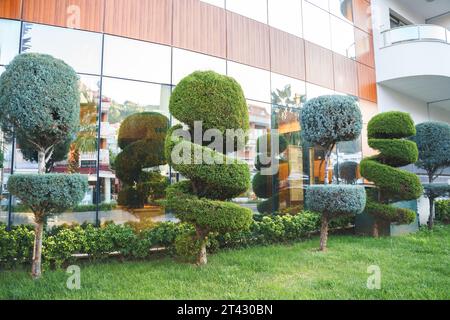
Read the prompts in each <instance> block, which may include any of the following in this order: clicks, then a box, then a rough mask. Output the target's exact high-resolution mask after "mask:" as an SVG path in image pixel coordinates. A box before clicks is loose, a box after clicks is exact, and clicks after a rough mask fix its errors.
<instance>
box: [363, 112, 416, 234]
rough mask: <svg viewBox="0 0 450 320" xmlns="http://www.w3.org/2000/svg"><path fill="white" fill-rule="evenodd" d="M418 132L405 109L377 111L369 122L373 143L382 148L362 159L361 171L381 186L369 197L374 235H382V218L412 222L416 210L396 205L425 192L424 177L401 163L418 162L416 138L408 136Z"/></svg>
mask: <svg viewBox="0 0 450 320" xmlns="http://www.w3.org/2000/svg"><path fill="white" fill-rule="evenodd" d="M415 134H416V128H415V127H414V121H413V120H412V118H411V116H410V115H409V114H407V113H404V112H397V111H392V112H385V113H380V114H378V115H376V116H375V117H373V118H372V120H370V122H369V125H368V138H369V146H370V147H371V148H373V149H376V150H379V151H380V153H379V154H378V155H376V156H373V157H369V158H366V159H364V160H363V161H362V162H361V165H360V168H361V175H362V176H363V177H364V178H366V179H367V180H369V181H372V182H373V183H374V184H375V185H376V186H377V188H378V198H377V199H370V197H369V200H368V203H367V207H366V211H367V212H368V213H369V214H370V215H371V216H373V218H374V220H375V222H374V225H373V235H374V236H375V237H378V235H379V230H378V225H379V223H380V221H385V222H389V223H399V224H408V223H412V222H413V221H414V219H415V217H416V213H415V212H414V211H412V210H409V209H403V208H396V207H393V206H392V205H391V204H392V203H394V202H398V201H405V200H414V199H418V198H419V197H420V196H421V195H422V192H423V188H422V184H421V183H420V179H419V178H418V177H417V176H416V175H415V174H414V173H411V172H407V171H404V170H401V169H399V167H402V166H406V165H408V164H412V163H415V162H416V161H417V159H418V153H419V152H418V150H417V145H416V143H415V142H413V141H410V140H407V138H409V137H411V136H413V135H415Z"/></svg>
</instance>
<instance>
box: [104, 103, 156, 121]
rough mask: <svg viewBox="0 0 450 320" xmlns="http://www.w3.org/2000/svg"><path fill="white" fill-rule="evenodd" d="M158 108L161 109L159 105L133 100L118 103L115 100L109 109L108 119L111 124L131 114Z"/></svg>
mask: <svg viewBox="0 0 450 320" xmlns="http://www.w3.org/2000/svg"><path fill="white" fill-rule="evenodd" d="M156 109H159V106H158V105H147V106H142V105H140V104H137V103H134V102H132V101H125V102H124V103H118V102H116V101H114V100H113V101H112V102H111V107H110V109H109V114H108V120H109V123H110V124H115V123H120V122H121V121H122V120H123V119H125V118H127V117H129V116H131V115H132V114H135V113H141V112H144V111H146V110H156Z"/></svg>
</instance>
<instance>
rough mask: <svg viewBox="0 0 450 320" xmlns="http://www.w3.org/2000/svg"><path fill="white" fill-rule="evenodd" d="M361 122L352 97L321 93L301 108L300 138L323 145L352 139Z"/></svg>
mask: <svg viewBox="0 0 450 320" xmlns="http://www.w3.org/2000/svg"><path fill="white" fill-rule="evenodd" d="M362 126H363V125H362V114H361V111H360V109H359V106H358V103H357V101H356V100H355V99H354V98H352V97H348V96H340V95H330V96H321V97H318V98H314V99H311V100H309V101H308V102H307V103H306V104H305V105H304V107H303V108H302V116H301V127H302V135H303V138H304V139H305V140H306V141H308V142H310V143H312V144H316V145H319V146H322V147H325V148H328V147H329V146H331V145H333V144H336V143H337V142H340V141H353V140H355V139H356V138H358V137H359V136H360V134H361V130H362Z"/></svg>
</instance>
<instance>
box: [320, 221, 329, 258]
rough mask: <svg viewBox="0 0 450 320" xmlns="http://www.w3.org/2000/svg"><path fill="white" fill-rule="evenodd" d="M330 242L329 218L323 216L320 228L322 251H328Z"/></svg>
mask: <svg viewBox="0 0 450 320" xmlns="http://www.w3.org/2000/svg"><path fill="white" fill-rule="evenodd" d="M327 241H328V217H327V215H326V214H322V226H321V228H320V251H327Z"/></svg>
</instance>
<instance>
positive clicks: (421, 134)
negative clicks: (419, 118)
mask: <svg viewBox="0 0 450 320" xmlns="http://www.w3.org/2000/svg"><path fill="white" fill-rule="evenodd" d="M416 131H417V132H416V135H415V136H414V137H412V138H411V140H413V141H414V142H415V143H416V144H417V147H418V150H419V160H418V161H417V163H416V165H417V166H418V167H419V168H422V169H424V170H426V171H427V173H428V176H429V178H430V181H429V182H433V180H434V179H435V178H437V176H438V175H439V170H441V169H444V168H446V167H450V125H449V124H448V123H445V122H424V123H420V124H418V125H417V126H416Z"/></svg>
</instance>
